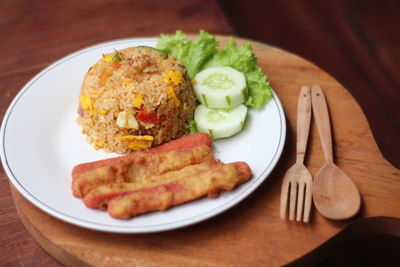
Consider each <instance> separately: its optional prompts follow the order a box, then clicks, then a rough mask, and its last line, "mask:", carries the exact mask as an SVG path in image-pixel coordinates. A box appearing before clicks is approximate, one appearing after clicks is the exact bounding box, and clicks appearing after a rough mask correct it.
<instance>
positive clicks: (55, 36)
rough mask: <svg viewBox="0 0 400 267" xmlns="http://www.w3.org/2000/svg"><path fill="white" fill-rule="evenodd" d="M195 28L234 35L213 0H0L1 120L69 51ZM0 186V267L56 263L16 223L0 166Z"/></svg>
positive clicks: (21, 225)
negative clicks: (16, 98) (25, 90)
mask: <svg viewBox="0 0 400 267" xmlns="http://www.w3.org/2000/svg"><path fill="white" fill-rule="evenodd" d="M200 28H203V29H205V30H207V31H209V32H213V33H225V34H233V33H234V30H233V28H232V27H231V26H230V24H229V23H228V22H227V20H226V18H225V16H224V15H223V14H222V12H221V10H220V8H218V6H217V5H216V4H215V3H214V2H213V1H203V0H190V1H187V0H173V1H172V0H167V1H157V0H116V1H107V0H101V1H98V0H87V1H78V0H60V1H51V0H43V1H42V0H41V1H33V0H19V1H15V0H4V1H0V35H1V36H3V37H2V38H1V41H0V55H1V58H2V60H3V63H4V64H0V78H1V83H0V93H1V98H0V114H1V118H3V115H4V113H5V112H6V109H7V108H8V106H9V104H10V103H11V101H12V99H13V98H14V96H15V95H16V94H17V93H18V92H19V90H20V89H21V88H22V87H23V86H24V85H25V84H26V83H27V82H28V81H29V80H30V79H31V78H32V77H33V76H34V75H36V74H37V73H38V72H39V71H41V70H42V69H44V68H45V67H47V66H48V65H49V64H51V63H52V62H54V61H55V60H57V59H59V58H61V57H63V56H66V55H67V54H69V53H72V52H74V51H76V50H78V49H81V48H84V47H86V46H89V45H93V44H96V43H99V42H104V41H109V40H115V39H118V38H127V37H140V36H158V35H159V34H160V33H161V32H168V33H172V32H174V31H175V30H177V29H182V30H183V31H185V32H193V33H196V32H198V30H199V29H200ZM24 130H26V129H24ZM0 188H1V190H0V225H1V227H0V245H1V247H2V248H1V249H0V266H21V265H22V266H60V264H59V263H58V262H57V261H56V260H54V259H53V257H51V256H49V254H47V253H46V252H45V251H44V250H43V249H42V248H41V247H40V246H39V245H38V243H37V242H36V241H35V240H34V239H33V238H32V237H31V236H30V234H29V233H28V232H27V231H26V229H25V227H24V226H23V224H22V223H21V220H20V218H19V217H18V215H17V212H16V209H15V206H14V204H13V199H12V196H11V192H10V186H9V185H8V179H7V176H6V174H5V173H4V171H3V169H2V168H1V170H0ZM16 251H18V253H15V252H16Z"/></svg>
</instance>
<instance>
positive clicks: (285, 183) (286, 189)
mask: <svg viewBox="0 0 400 267" xmlns="http://www.w3.org/2000/svg"><path fill="white" fill-rule="evenodd" d="M289 186H290V184H289V182H288V181H287V180H286V181H285V179H284V180H283V182H282V189H281V219H282V220H284V219H285V218H286V210H287V200H288V193H289Z"/></svg>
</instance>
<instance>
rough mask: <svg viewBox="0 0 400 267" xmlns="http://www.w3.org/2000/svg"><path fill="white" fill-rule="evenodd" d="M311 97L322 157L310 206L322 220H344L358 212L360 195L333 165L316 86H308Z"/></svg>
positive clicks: (324, 108)
mask: <svg viewBox="0 0 400 267" xmlns="http://www.w3.org/2000/svg"><path fill="white" fill-rule="evenodd" d="M311 94H312V98H311V101H312V107H313V114H314V118H315V123H316V125H317V129H318V134H319V137H320V140H321V146H322V150H323V152H324V157H325V163H324V165H323V166H322V168H321V169H320V170H319V171H318V173H317V174H316V176H315V177H314V184H313V199H314V204H315V207H316V208H317V210H318V211H319V212H320V213H321V214H322V215H323V216H325V217H326V218H329V219H333V220H343V219H348V218H350V217H353V216H354V215H355V214H356V213H357V212H358V210H359V209H360V205H361V197H360V193H359V192H358V189H357V187H356V185H355V184H354V183H353V181H352V180H351V179H350V177H349V176H347V175H346V174H345V173H344V172H343V171H342V170H341V169H340V168H339V167H338V166H336V165H335V164H334V163H333V154H332V137H331V128H330V121H329V113H328V107H327V104H326V100H325V97H324V94H323V92H322V90H321V88H320V87H319V85H314V86H313V87H312V89H311Z"/></svg>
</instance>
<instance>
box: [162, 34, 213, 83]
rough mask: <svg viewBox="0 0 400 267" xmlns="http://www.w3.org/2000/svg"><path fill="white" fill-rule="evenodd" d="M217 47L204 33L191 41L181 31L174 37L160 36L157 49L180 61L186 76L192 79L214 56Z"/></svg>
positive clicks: (211, 38)
mask: <svg viewBox="0 0 400 267" xmlns="http://www.w3.org/2000/svg"><path fill="white" fill-rule="evenodd" d="M217 45H218V41H217V39H216V38H215V37H214V36H212V35H210V34H208V33H206V32H205V31H200V34H199V36H198V37H197V38H196V39H195V40H193V41H192V40H189V39H188V38H187V36H186V35H185V34H184V33H183V32H182V31H176V33H175V35H167V34H161V36H160V38H159V40H158V43H157V48H158V49H160V50H163V51H165V52H167V53H168V54H170V55H172V56H174V57H176V58H177V59H178V60H180V61H181V62H182V63H183V65H184V66H185V68H186V70H187V72H188V75H189V76H190V77H191V78H193V77H194V76H195V75H196V74H197V73H199V72H200V71H201V70H202V67H203V64H204V62H205V61H206V60H207V59H208V58H209V57H210V56H211V55H212V54H214V52H215V50H216V47H217Z"/></svg>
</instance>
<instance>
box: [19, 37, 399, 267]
mask: <svg viewBox="0 0 400 267" xmlns="http://www.w3.org/2000/svg"><path fill="white" fill-rule="evenodd" d="M219 38H220V39H221V40H222V41H223V42H226V41H227V39H228V38H227V37H223V36H219ZM240 40H241V41H246V40H243V39H240ZM252 45H253V49H254V51H255V54H256V56H257V58H258V63H259V64H260V66H261V67H262V68H263V70H264V72H265V73H266V74H267V75H268V77H269V79H270V82H271V85H272V87H273V88H274V90H275V92H276V93H277V95H278V96H279V98H280V100H281V102H282V105H283V107H284V110H285V113H286V118H287V127H288V128H287V139H286V146H285V149H284V152H283V155H282V157H281V159H280V161H279V163H278V165H277V167H276V168H275V170H274V171H273V173H272V174H271V175H270V177H269V178H268V179H267V180H266V182H264V183H263V184H262V185H261V186H260V187H259V188H258V189H257V190H256V191H255V193H253V194H252V195H251V196H250V197H248V198H247V199H245V200H244V201H243V202H241V203H240V204H239V205H237V206H236V207H234V208H232V209H230V210H228V211H227V212H224V213H223V214H221V215H218V216H216V217H214V218H212V219H210V220H207V221H205V222H202V223H198V224H195V225H192V226H189V227H185V228H182V229H178V230H173V231H168V232H162V233H153V234H111V233H103V232H97V231H92V230H87V229H83V228H79V227H76V226H74V225H70V224H67V223H64V222H62V221H60V220H58V219H55V218H53V217H52V216H49V215H48V214H46V213H44V212H42V211H41V210H39V209H38V208H36V207H35V206H33V205H32V204H31V203H29V202H28V201H27V200H26V199H24V198H23V197H22V196H21V195H20V194H19V193H18V192H17V191H16V190H15V189H14V188H13V190H12V191H13V197H14V202H15V205H16V207H17V210H18V213H19V215H20V217H21V220H22V222H23V223H24V225H25V226H26V228H27V229H28V231H29V232H30V233H31V235H32V236H33V237H34V238H35V239H36V240H37V241H38V242H39V243H40V245H41V246H42V247H43V248H44V249H45V250H46V251H47V252H49V253H50V254H51V255H52V256H53V257H55V258H56V259H57V260H58V261H60V262H61V263H63V264H64V265H66V266H77V265H85V264H87V265H99V266H122V265H125V266H198V265H201V266H265V265H268V266H270V265H274V266H275V265H282V264H285V263H288V262H291V261H293V260H295V259H296V258H298V257H301V256H302V255H304V254H306V253H307V252H309V251H311V250H312V249H314V248H315V247H317V246H319V245H320V244H322V243H323V242H325V241H326V240H327V239H329V238H330V237H332V236H333V235H335V234H336V233H337V232H339V231H340V230H341V229H342V228H343V227H344V226H346V225H347V224H349V223H351V222H352V221H353V220H354V219H353V220H349V221H346V222H333V221H329V220H326V219H324V218H322V217H321V216H320V215H319V214H318V212H316V211H315V209H314V210H313V212H312V217H311V223H309V224H303V223H296V222H289V221H281V220H280V219H279V196H280V187H281V182H282V177H283V174H284V173H285V171H286V170H287V169H288V168H289V167H290V166H291V165H292V164H293V163H294V155H295V140H296V138H295V124H296V105H297V98H298V93H299V90H300V87H301V86H302V85H312V84H320V85H321V87H322V89H323V91H324V93H325V95H326V98H327V102H328V105H329V109H330V115H331V124H332V127H333V138H334V153H335V161H336V163H337V164H338V165H339V166H340V167H341V168H342V169H343V170H344V171H345V172H346V173H347V174H349V176H350V177H351V178H352V179H353V181H354V182H355V183H356V185H357V186H358V187H359V189H360V192H361V194H362V197H363V207H362V210H361V212H360V213H359V214H358V216H357V217H358V218H360V217H371V216H398V211H399V210H400V203H399V197H400V185H399V183H398V180H399V174H400V172H399V170H397V169H396V168H394V167H393V166H391V165H390V164H389V163H388V162H387V161H386V160H384V159H383V157H382V156H381V154H380V152H379V150H378V148H377V146H376V144H375V141H374V139H373V137H372V134H371V130H370V128H369V125H368V122H367V121H366V118H365V116H364V115H363V113H362V110H361V109H360V107H359V105H358V104H357V103H356V102H355V101H354V99H353V98H352V97H351V95H350V94H349V93H348V92H347V91H346V90H345V89H344V88H343V87H342V86H341V85H340V84H339V83H338V82H337V81H335V80H334V79H333V78H332V77H330V76H329V75H328V74H327V73H325V72H324V71H322V70H321V69H319V68H318V67H316V66H315V65H313V64H311V63H309V62H308V61H306V60H304V59H302V58H300V57H298V56H295V55H293V54H291V53H288V52H286V51H283V50H281V49H278V48H274V47H270V46H267V45H264V44H261V43H257V42H252ZM322 164H323V154H322V151H321V147H320V144H319V138H318V135H317V132H316V129H315V127H314V126H312V127H311V134H310V139H309V147H308V152H307V160H306V165H307V167H308V168H309V170H310V172H311V173H312V175H315V173H316V172H317V171H318V169H319V168H320V167H321V166H322ZM66 190H67V189H66ZM82 205H83V204H82Z"/></svg>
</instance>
